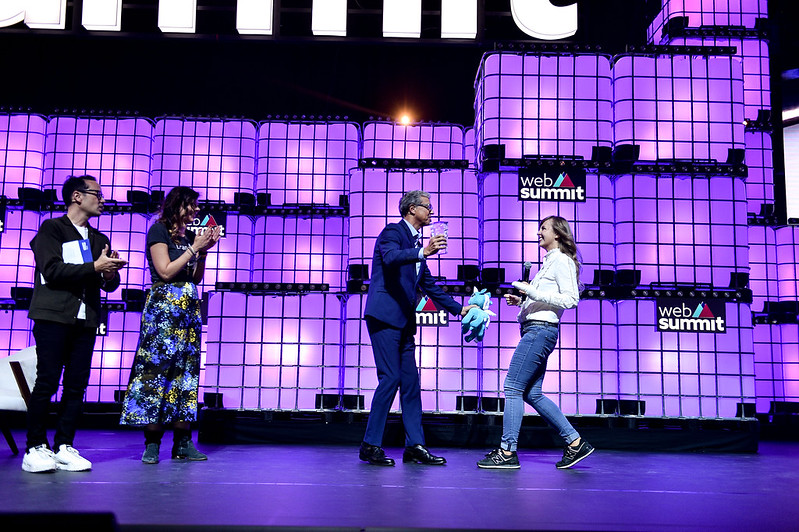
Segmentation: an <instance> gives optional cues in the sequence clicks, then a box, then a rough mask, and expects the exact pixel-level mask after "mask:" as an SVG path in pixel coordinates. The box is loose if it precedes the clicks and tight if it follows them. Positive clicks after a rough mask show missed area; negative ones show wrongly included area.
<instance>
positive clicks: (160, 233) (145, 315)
mask: <svg viewBox="0 0 799 532" xmlns="http://www.w3.org/2000/svg"><path fill="white" fill-rule="evenodd" d="M198 197H199V194H198V193H197V192H195V191H194V190H192V189H190V188H188V187H175V188H173V189H172V190H171V191H170V192H169V194H167V196H166V198H164V203H163V205H162V207H161V212H160V215H159V217H158V219H157V221H156V222H155V223H154V224H153V226H152V227H151V228H150V230H149V231H148V232H147V250H146V256H147V263H148V265H149V268H150V274H151V278H152V283H153V284H152V288H151V289H150V292H149V294H148V295H147V302H146V303H145V305H144V311H143V312H142V321H141V335H140V337H139V346H138V348H137V349H136V356H135V358H134V360H133V368H132V369H131V372H130V383H129V384H128V392H127V394H126V396H125V400H124V403H123V405H122V417H121V419H120V424H122V425H138V426H144V442H145V451H144V454H143V455H142V462H144V463H146V464H157V463H158V461H159V457H158V455H159V450H160V445H161V438H162V437H163V435H164V427H165V426H166V425H172V427H173V431H174V443H173V446H172V458H175V459H182V460H193V461H197V460H207V459H208V457H207V456H206V455H204V454H203V453H201V452H199V451H198V450H197V449H196V448H195V446H194V444H193V443H192V440H191V422H192V421H194V420H195V419H196V418H197V389H198V385H199V377H200V334H201V321H200V300H199V297H198V294H197V283H199V282H201V281H202V278H203V274H204V273H205V259H206V255H207V253H208V250H209V249H210V248H211V247H213V245H214V244H216V242H217V241H218V240H219V237H220V234H221V228H220V227H215V228H213V229H210V228H209V229H206V230H204V231H202V232H200V234H197V235H196V236H195V234H194V233H193V232H192V231H188V232H187V231H186V226H187V225H189V224H190V223H191V222H192V221H193V220H194V217H195V215H196V213H197V211H198V210H199V209H198V207H197V198H198Z"/></svg>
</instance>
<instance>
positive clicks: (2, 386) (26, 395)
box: [0, 346, 36, 455]
mask: <svg viewBox="0 0 799 532" xmlns="http://www.w3.org/2000/svg"><path fill="white" fill-rule="evenodd" d="M35 382H36V346H31V347H26V348H25V349H23V350H21V351H17V352H16V353H14V354H13V355H11V356H7V357H5V358H0V410H15V411H19V412H27V410H28V401H30V397H31V390H32V389H33V385H34V383H35ZM0 429H2V432H3V436H5V438H6V442H8V446H9V447H10V448H11V452H12V453H14V454H15V455H16V454H19V449H18V448H17V444H16V442H15V441H14V437H13V436H12V434H11V430H10V429H9V428H8V426H6V424H5V422H4V420H3V419H0Z"/></svg>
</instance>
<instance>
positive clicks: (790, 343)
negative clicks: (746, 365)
mask: <svg viewBox="0 0 799 532" xmlns="http://www.w3.org/2000/svg"><path fill="white" fill-rule="evenodd" d="M754 342H755V391H756V392H757V393H756V397H757V411H758V412H768V411H769V409H770V407H771V401H797V400H799V326H797V325H793V324H786V325H757V326H756V327H755V330H754Z"/></svg>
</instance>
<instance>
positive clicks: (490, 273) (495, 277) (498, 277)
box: [480, 268, 505, 285]
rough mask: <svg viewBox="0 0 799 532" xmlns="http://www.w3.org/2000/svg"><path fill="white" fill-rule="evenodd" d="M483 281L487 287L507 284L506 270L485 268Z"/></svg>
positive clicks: (482, 272) (482, 274)
mask: <svg viewBox="0 0 799 532" xmlns="http://www.w3.org/2000/svg"><path fill="white" fill-rule="evenodd" d="M480 277H481V280H482V281H483V283H484V284H487V285H499V284H502V283H504V282H505V268H483V269H482V271H481V272H480Z"/></svg>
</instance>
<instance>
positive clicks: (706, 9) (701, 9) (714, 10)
mask: <svg viewBox="0 0 799 532" xmlns="http://www.w3.org/2000/svg"><path fill="white" fill-rule="evenodd" d="M662 5H663V9H662V10H661V12H660V13H659V14H658V15H657V16H656V17H655V20H654V21H653V22H652V24H651V25H650V26H649V29H647V32H646V36H647V38H648V39H649V42H651V43H655V44H660V41H661V38H662V36H663V26H664V25H665V24H666V22H668V21H669V20H670V19H672V18H675V17H688V27H689V28H699V27H700V26H744V27H745V28H754V27H755V23H756V22H757V19H759V18H764V19H765V18H768V3H767V0H663V3H662Z"/></svg>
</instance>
